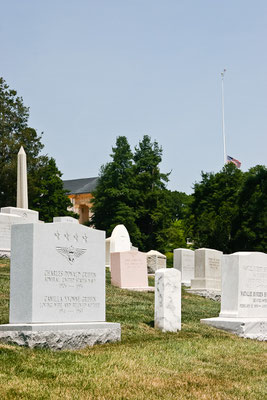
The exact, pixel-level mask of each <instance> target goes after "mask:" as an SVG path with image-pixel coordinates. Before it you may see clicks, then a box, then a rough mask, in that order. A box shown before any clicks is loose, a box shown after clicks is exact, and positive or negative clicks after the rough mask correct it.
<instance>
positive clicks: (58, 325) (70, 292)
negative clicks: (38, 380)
mask: <svg viewBox="0 0 267 400" xmlns="http://www.w3.org/2000/svg"><path fill="white" fill-rule="evenodd" d="M9 321H10V323H9V324H7V325H1V326H0V338H1V339H2V340H5V341H7V342H13V343H17V344H23V345H28V346H30V347H48V348H52V349H61V348H81V347H84V346H86V345H93V344H94V343H105V342H107V341H116V340H119V339H120V324H116V323H107V322H105V232H103V231H99V230H96V229H90V228H87V227H85V226H83V225H79V224H73V223H61V222H58V223H49V224H39V223H35V224H26V225H13V226H12V251H11V277H10V318H9Z"/></svg>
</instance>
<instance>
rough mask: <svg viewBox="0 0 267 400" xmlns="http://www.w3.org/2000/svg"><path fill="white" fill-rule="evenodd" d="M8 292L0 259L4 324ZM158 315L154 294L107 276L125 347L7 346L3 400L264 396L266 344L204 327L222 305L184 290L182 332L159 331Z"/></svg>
mask: <svg viewBox="0 0 267 400" xmlns="http://www.w3.org/2000/svg"><path fill="white" fill-rule="evenodd" d="M150 284H152V282H151V281H150ZM8 287H9V266H8V262H6V261H4V262H3V261H0V290H1V292H0V318H1V320H0V323H7V322H8V297H9V289H8ZM153 312H154V295H153V293H137V292H130V291H125V290H121V289H118V288H115V287H112V286H111V285H110V276H109V274H107V320H108V321H114V322H120V323H121V324H122V341H121V343H116V344H105V345H97V346H95V347H92V348H86V349H83V350H79V351H59V352H52V351H49V350H38V349H35V350H30V349H28V348H22V347H18V346H12V345H3V344H2V345H0V398H1V399H27V400H28V399H44V400H45V399H52V400H53V399H88V400H89V399H94V400H95V399H97V400H98V399H99V400H100V399H101V400H109V399H129V400H130V399H134V400H135V399H136V400H143V399H144V400H152V399H170V400H172V399H200V400H202V399H205V400H206V399H207V400H213V399H214V400H216V399H220V400H221V399H224V400H231V399H238V400H242V399H247V400H252V399H259V400H263V399H265V398H266V396H267V390H266V376H267V374H266V372H267V369H266V364H267V362H266V361H267V357H266V343H261V342H257V341H253V340H248V339H241V338H238V337H235V336H233V335H230V334H228V333H225V332H222V331H219V330H215V329H213V328H210V327H208V326H205V325H201V324H200V322H199V320H200V318H205V317H210V316H216V315H218V312H219V304H218V303H216V302H213V301H211V300H207V299H203V298H200V297H198V296H193V295H190V294H186V293H185V292H184V291H183V299H182V331H181V332H178V333H162V332H160V331H157V330H155V329H154V327H153Z"/></svg>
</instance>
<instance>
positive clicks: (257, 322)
mask: <svg viewBox="0 0 267 400" xmlns="http://www.w3.org/2000/svg"><path fill="white" fill-rule="evenodd" d="M115 230H118V232H119V231H120V230H121V232H123V231H124V230H125V231H126V232H127V230H126V228H125V227H123V229H122V226H117V227H116V228H115ZM118 232H117V233H118ZM127 235H128V232H127ZM115 236H117V234H116V235H115ZM124 236H126V233H125V235H124ZM119 237H120V235H119V234H118V236H117V239H118V241H119ZM128 237H129V235H128ZM117 239H116V240H117ZM116 240H115V241H116ZM128 245H129V246H130V239H129V243H128ZM114 248H116V245H115V247H114ZM129 248H130V247H128V248H127V251H123V250H122V249H121V250H122V251H118V252H111V253H110V254H111V283H112V284H113V285H115V286H119V287H120V288H126V289H127V288H131V289H132V290H133V289H134V290H138V289H139V290H148V289H149V288H148V287H147V272H148V270H147V265H146V257H145V254H142V253H140V252H138V251H136V250H135V251H131V250H129ZM173 266H174V268H168V269H166V268H163V269H162V268H160V269H156V271H155V327H157V328H160V329H162V330H163V331H169V330H170V331H177V330H179V329H181V284H183V285H185V286H191V288H190V289H187V291H188V292H191V293H195V294H200V295H203V296H204V297H210V298H213V299H216V300H217V299H218V298H220V299H221V312H220V315H219V317H216V318H209V319H203V320H201V322H203V323H205V324H208V325H211V326H214V327H217V328H220V329H224V330H227V331H230V332H233V333H236V334H238V335H240V336H243V337H248V338H257V339H260V340H266V339H267V255H266V254H264V253H257V252H250V253H247V252H239V253H234V254H231V255H223V253H222V252H221V251H217V250H213V249H206V248H202V249H197V250H195V251H192V250H189V249H175V250H174V265H173Z"/></svg>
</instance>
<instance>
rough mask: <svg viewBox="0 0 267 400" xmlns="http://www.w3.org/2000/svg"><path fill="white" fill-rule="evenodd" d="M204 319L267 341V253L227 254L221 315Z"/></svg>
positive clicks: (242, 334)
mask: <svg viewBox="0 0 267 400" xmlns="http://www.w3.org/2000/svg"><path fill="white" fill-rule="evenodd" d="M201 322H203V323H206V324H208V325H211V326H214V327H216V328H220V329H224V330H228V331H230V332H232V333H235V334H237V335H239V336H242V337H249V338H255V339H260V340H267V254H264V253H259V252H239V253H234V254H231V255H227V256H224V257H223V266H222V297H221V312H220V315H219V317H218V318H208V319H204V320H201Z"/></svg>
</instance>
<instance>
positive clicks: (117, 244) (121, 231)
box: [110, 225, 132, 252]
mask: <svg viewBox="0 0 267 400" xmlns="http://www.w3.org/2000/svg"><path fill="white" fill-rule="evenodd" d="M131 245H132V244H131V241H130V236H129V233H128V231H127V229H126V228H125V226H124V225H117V226H115V228H114V229H113V231H112V234H111V237H110V251H111V252H118V251H130V250H131Z"/></svg>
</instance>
